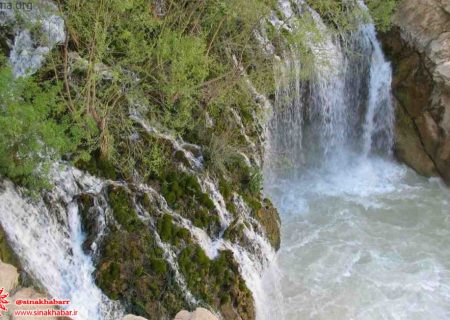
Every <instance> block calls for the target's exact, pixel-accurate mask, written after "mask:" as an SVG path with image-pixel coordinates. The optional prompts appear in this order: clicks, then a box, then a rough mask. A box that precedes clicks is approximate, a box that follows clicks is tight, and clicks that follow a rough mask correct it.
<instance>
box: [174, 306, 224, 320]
mask: <svg viewBox="0 0 450 320" xmlns="http://www.w3.org/2000/svg"><path fill="white" fill-rule="evenodd" d="M174 320H218V319H217V317H216V316H215V315H214V314H213V313H212V312H211V311H209V310H207V309H205V308H197V309H195V311H193V312H189V311H186V310H182V311H180V312H178V313H177V315H176V316H175V318H174Z"/></svg>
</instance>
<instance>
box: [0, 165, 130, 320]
mask: <svg viewBox="0 0 450 320" xmlns="http://www.w3.org/2000/svg"><path fill="white" fill-rule="evenodd" d="M55 183H56V184H57V187H56V188H55V191H54V192H53V193H51V194H49V195H48V196H49V201H50V202H51V205H50V206H48V205H46V204H45V203H44V202H43V200H36V201H35V202H31V201H30V200H27V199H26V197H23V196H22V195H21V194H20V193H19V192H18V191H17V190H16V189H15V188H14V186H13V185H12V184H11V183H10V182H7V181H5V182H3V183H2V185H1V186H0V221H1V223H2V227H3V228H4V230H5V232H6V233H7V235H8V239H9V240H10V243H11V245H12V247H13V248H14V251H15V252H16V253H17V255H18V256H19V258H20V261H21V263H22V265H23V266H24V268H25V270H26V271H27V272H29V274H31V275H32V276H33V277H34V278H35V279H36V280H37V281H38V282H39V283H40V284H42V286H43V288H44V289H45V290H46V291H47V292H48V293H49V295H50V296H51V297H55V298H61V299H70V300H71V303H70V305H69V306H67V308H68V309H70V310H78V312H79V315H78V316H77V317H76V319H80V320H84V319H93V320H100V319H117V318H120V317H121V315H122V311H121V308H120V305H118V304H117V303H114V302H112V301H110V300H109V299H108V298H107V297H106V296H105V295H104V294H103V293H102V292H101V291H100V289H98V288H97V286H96V285H95V283H94V278H93V272H94V266H93V262H92V259H91V257H89V256H88V255H86V254H85V253H84V252H83V250H82V243H83V241H84V235H83V233H82V231H81V221H80V216H79V214H78V205H77V202H76V199H75V197H76V195H77V194H79V193H80V192H81V190H80V188H83V191H84V192H92V193H98V192H100V190H101V182H100V181H99V180H96V179H93V178H92V177H89V176H84V175H83V174H82V173H81V172H80V171H77V170H72V169H70V168H68V169H65V170H62V169H61V170H60V171H59V172H58V173H57V176H55Z"/></svg>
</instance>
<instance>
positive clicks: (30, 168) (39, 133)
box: [0, 57, 79, 188]
mask: <svg viewBox="0 0 450 320" xmlns="http://www.w3.org/2000/svg"><path fill="white" fill-rule="evenodd" d="M0 64H2V66H1V67H0V128H1V130H0V175H3V176H6V177H9V178H11V179H13V180H14V181H16V182H19V183H21V184H23V185H26V186H28V187H31V188H40V187H43V186H47V185H48V184H47V181H46V173H47V170H48V168H49V166H50V165H51V164H52V163H53V162H54V161H56V160H59V159H60V158H61V156H62V155H64V154H66V153H69V152H73V151H75V150H76V148H77V146H78V143H79V141H78V140H77V137H76V136H73V135H71V130H70V125H71V122H70V120H69V118H68V117H67V116H66V115H65V113H64V112H65V104H64V103H63V101H62V100H61V98H60V95H59V93H60V90H61V87H60V86H59V85H58V84H52V83H51V82H49V81H44V82H40V83H38V80H37V79H35V78H33V77H30V78H15V77H14V76H13V74H12V72H11V68H10V66H9V65H8V64H7V63H6V60H5V58H3V57H0Z"/></svg>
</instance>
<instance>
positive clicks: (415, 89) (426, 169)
mask: <svg viewBox="0 0 450 320" xmlns="http://www.w3.org/2000/svg"><path fill="white" fill-rule="evenodd" d="M449 7H450V4H449V3H448V1H444V0H408V1H406V0H404V1H402V2H401V3H400V4H399V7H398V10H397V12H396V14H395V15H394V17H393V22H394V25H395V27H394V28H393V29H392V30H391V31H389V32H388V33H386V34H384V35H382V36H381V38H382V41H383V45H384V49H385V52H386V54H387V55H388V57H389V58H390V59H391V60H392V62H393V67H394V68H393V69H394V75H393V83H392V88H393V93H394V95H395V97H396V98H397V99H396V100H397V102H398V104H399V105H401V107H402V108H403V110H402V111H400V112H397V121H396V127H397V128H396V154H397V155H398V157H399V158H400V159H401V160H402V161H404V162H405V163H407V164H408V165H410V166H411V167H412V168H414V169H415V170H416V171H417V172H418V173H420V174H423V175H426V176H432V175H440V176H441V177H442V178H443V179H444V180H445V181H446V182H447V183H450V32H449V30H450V15H449V13H448V8H449ZM406 118H409V119H406ZM413 136H414V137H413Z"/></svg>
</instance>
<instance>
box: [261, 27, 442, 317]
mask: <svg viewBox="0 0 450 320" xmlns="http://www.w3.org/2000/svg"><path fill="white" fill-rule="evenodd" d="M348 37H349V38H348V39H347V42H348V43H349V49H351V50H353V51H355V52H357V53H359V55H348V54H347V53H342V49H341V47H340V45H339V44H338V43H335V45H334V46H332V47H330V49H331V50H333V51H332V54H333V55H334V56H335V57H338V58H337V59H338V60H340V63H339V66H340V67H339V68H338V70H337V72H336V73H335V74H334V75H333V76H332V77H331V79H332V80H333V81H338V82H339V84H334V83H329V82H328V81H329V80H328V79H330V78H326V77H322V76H321V74H322V73H321V70H322V69H321V68H322V66H321V65H319V64H318V65H316V68H317V70H316V71H315V72H316V76H315V77H313V79H312V80H311V81H310V82H309V83H304V82H302V81H301V80H300V79H279V80H278V84H279V85H278V96H277V101H276V108H275V110H276V111H275V113H274V117H273V119H272V120H271V123H270V127H269V151H270V152H269V153H268V159H267V161H266V168H265V193H266V194H268V195H269V196H270V198H271V199H272V201H273V202H274V204H275V206H276V207H277V208H278V209H279V212H280V214H281V219H282V246H281V249H280V251H279V253H278V255H277V258H278V259H277V260H278V265H279V268H280V272H281V285H280V288H281V296H282V302H281V306H282V307H281V309H283V310H284V314H279V315H278V314H277V316H278V318H280V319H285V320H294V319H295V320H297V319H330V320H347V319H358V320H359V319H367V320H369V319H370V320H372V319H373V320H378V319H396V320H397V319H399V320H400V319H405V320H406V319H407V320H410V319H449V318H450V245H449V244H450V242H449V241H450V240H449V239H450V190H449V189H448V188H446V187H445V186H443V184H442V182H441V181H440V180H438V179H426V178H423V177H419V176H418V175H417V174H415V173H414V172H413V171H412V170H411V169H408V168H406V167H405V166H403V165H400V164H398V163H396V162H395V161H394V160H393V159H392V158H391V155H390V153H391V150H392V144H393V129H392V128H393V120H394V117H393V114H394V112H393V104H392V101H391V97H390V84H391V69H390V65H389V63H388V62H387V61H386V60H385V59H384V57H383V54H382V51H381V48H380V45H379V43H378V40H377V39H376V35H375V30H374V27H373V25H371V24H368V25H363V26H361V28H360V30H358V31H357V32H355V33H354V34H352V35H349V36H348ZM287 59H292V57H291V56H290V57H288V58H287ZM294 59H295V57H294ZM287 61H291V60H287ZM281 68H287V70H284V71H283V69H281V71H282V72H278V73H277V74H278V76H281V77H282V76H283V73H284V74H295V73H297V71H296V70H295V64H293V63H292V61H291V62H289V63H285V64H284V66H282V67H281ZM293 68H294V69H293ZM299 86H300V88H309V90H306V91H302V89H300V90H297V89H295V88H298V87H299ZM293 88H294V89H295V90H293ZM292 92H294V93H295V92H300V93H301V94H303V96H302V99H298V97H296V96H289V95H290V94H292ZM305 92H306V93H305ZM286 95H287V96H286ZM296 100H300V101H301V102H300V103H297V102H296ZM286 101H288V102H289V103H286ZM297 139H301V141H297ZM275 313H276V312H275ZM274 317H275V316H274Z"/></svg>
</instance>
